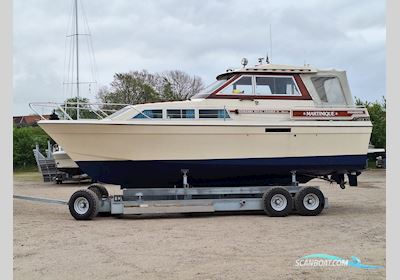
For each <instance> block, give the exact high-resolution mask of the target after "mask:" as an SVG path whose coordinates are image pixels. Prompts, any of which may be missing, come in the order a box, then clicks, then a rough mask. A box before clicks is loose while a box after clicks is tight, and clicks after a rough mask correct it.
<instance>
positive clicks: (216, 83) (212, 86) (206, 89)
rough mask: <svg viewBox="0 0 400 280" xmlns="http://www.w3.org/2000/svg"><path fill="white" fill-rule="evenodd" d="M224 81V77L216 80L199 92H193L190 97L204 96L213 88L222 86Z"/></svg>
mask: <svg viewBox="0 0 400 280" xmlns="http://www.w3.org/2000/svg"><path fill="white" fill-rule="evenodd" d="M225 82H226V79H223V80H218V81H215V82H213V83H212V84H210V85H208V86H206V88H205V89H203V90H202V91H201V92H199V93H197V94H195V95H194V96H193V97H192V98H206V97H208V96H209V95H210V94H211V93H212V92H213V91H214V90H216V89H217V88H219V87H220V86H222V85H223V84H224V83H225Z"/></svg>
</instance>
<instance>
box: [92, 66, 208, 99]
mask: <svg viewBox="0 0 400 280" xmlns="http://www.w3.org/2000/svg"><path fill="white" fill-rule="evenodd" d="M203 88H204V83H203V81H202V80H201V78H199V77H197V76H193V77H191V76H190V75H188V74H187V73H185V72H183V71H179V70H173V71H166V72H163V73H161V74H158V73H155V74H151V73H149V72H147V71H146V70H142V71H131V72H129V73H117V74H115V75H114V80H113V81H112V82H111V84H110V87H103V88H101V89H100V91H99V93H98V98H99V99H100V100H101V102H103V103H124V104H143V103H148V102H159V101H177V100H186V99H189V98H190V97H192V96H193V95H195V94H196V93H198V92H199V91H200V90H201V89H203Z"/></svg>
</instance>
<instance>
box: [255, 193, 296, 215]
mask: <svg viewBox="0 0 400 280" xmlns="http://www.w3.org/2000/svg"><path fill="white" fill-rule="evenodd" d="M262 200H263V209H264V212H265V213H266V214H267V215H268V216H270V217H285V216H287V215H289V214H290V212H291V210H292V207H293V199H292V196H291V195H290V193H289V192H288V191H287V190H286V189H284V188H280V187H275V188H272V189H270V190H268V191H266V192H265V193H264V195H263V198H262Z"/></svg>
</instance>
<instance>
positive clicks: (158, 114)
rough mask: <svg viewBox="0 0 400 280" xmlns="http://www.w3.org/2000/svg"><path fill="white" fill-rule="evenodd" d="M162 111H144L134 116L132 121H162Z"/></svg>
mask: <svg viewBox="0 0 400 280" xmlns="http://www.w3.org/2000/svg"><path fill="white" fill-rule="evenodd" d="M162 117H163V116H162V110H161V109H157V110H144V111H143V112H141V113H139V114H137V115H136V116H134V117H133V118H134V119H148V118H150V119H162Z"/></svg>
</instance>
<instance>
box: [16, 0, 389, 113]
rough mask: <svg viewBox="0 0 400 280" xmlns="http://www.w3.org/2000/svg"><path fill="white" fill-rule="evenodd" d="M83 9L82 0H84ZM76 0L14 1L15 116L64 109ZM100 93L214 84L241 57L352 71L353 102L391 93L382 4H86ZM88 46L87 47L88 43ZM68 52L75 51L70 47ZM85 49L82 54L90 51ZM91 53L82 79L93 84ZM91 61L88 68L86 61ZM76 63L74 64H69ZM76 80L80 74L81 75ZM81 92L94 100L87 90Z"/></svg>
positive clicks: (257, 0)
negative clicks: (173, 75) (40, 104)
mask: <svg viewBox="0 0 400 280" xmlns="http://www.w3.org/2000/svg"><path fill="white" fill-rule="evenodd" d="M81 1H82V0H81ZM72 3H73V2H72V1H71V0H63V1H50V0H35V1H34V0H23V1H22V0H15V1H14V114H29V113H31V112H30V111H29V108H28V106H27V104H28V102H31V101H37V100H41V101H44V100H46V101H47V100H50V101H62V100H64V99H65V98H67V97H68V96H69V95H71V93H68V92H65V89H63V82H64V81H65V79H66V78H65V77H64V68H65V56H66V45H65V36H66V34H67V27H68V22H69V20H70V18H71V8H72ZM82 3H83V7H84V10H85V13H86V16H87V19H88V23H89V26H90V29H91V32H92V40H93V46H94V51H95V57H96V66H97V71H98V75H97V79H98V84H99V86H102V85H108V84H109V83H110V82H111V80H112V78H113V74H114V73H116V72H125V71H129V70H141V69H147V70H149V71H151V72H161V71H164V70H172V69H179V70H183V71H186V72H188V73H190V74H192V75H198V76H200V77H202V78H203V79H204V80H205V81H206V82H207V83H210V82H212V81H213V80H214V79H215V76H216V75H217V74H219V73H220V72H222V71H225V70H226V69H227V68H230V67H238V66H239V65H240V60H241V58H242V57H247V58H248V59H249V61H250V65H251V64H256V63H257V58H258V57H262V56H265V53H266V52H267V51H269V53H270V55H271V51H270V50H269V33H268V32H269V25H270V24H271V26H272V39H273V40H272V61H273V62H274V63H282V64H294V65H302V64H303V63H304V62H306V63H310V64H312V65H314V66H316V67H317V68H338V69H344V70H347V72H348V78H349V82H350V86H351V89H352V91H353V95H355V96H357V97H361V98H363V99H368V100H375V99H380V98H381V96H382V95H384V94H385V3H384V1H376V0H366V1H357V0H327V1H318V0H304V1H294V0H285V1H272V0H269V1H268V0H250V1H240V0H225V1H222V0H220V1H211V0H208V1H195V0H188V1H182V0H168V1H167V0H166V1H157V0H147V1H138V0H136V1H122V0H115V1H106V0H96V1H95V0H83V1H82ZM81 44H82V45H81V46H82V47H85V46H86V43H85V39H84V38H83V36H82V41H81ZM67 46H68V44H67ZM83 49H84V48H83ZM87 58H88V56H87V54H85V52H84V51H82V53H81V69H82V70H81V71H82V74H83V75H86V76H88V75H89V73H90V71H89V67H88V64H89V63H88V61H87ZM85 59H86V61H85ZM66 62H67V65H68V56H67V60H66ZM75 74H76V73H75ZM82 94H83V95H84V96H87V97H91V98H92V99H93V96H94V93H93V92H91V93H89V92H88V87H87V86H82Z"/></svg>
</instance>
